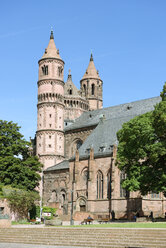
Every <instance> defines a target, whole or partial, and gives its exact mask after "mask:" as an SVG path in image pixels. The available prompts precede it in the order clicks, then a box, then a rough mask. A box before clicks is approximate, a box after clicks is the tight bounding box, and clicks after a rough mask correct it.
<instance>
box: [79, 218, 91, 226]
mask: <svg viewBox="0 0 166 248" xmlns="http://www.w3.org/2000/svg"><path fill="white" fill-rule="evenodd" d="M92 222H93V219H92V218H91V219H88V218H87V219H84V220H83V221H82V222H81V225H83V224H86V225H87V223H89V225H90V223H92Z"/></svg>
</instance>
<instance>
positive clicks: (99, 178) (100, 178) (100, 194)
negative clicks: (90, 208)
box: [97, 171, 103, 199]
mask: <svg viewBox="0 0 166 248" xmlns="http://www.w3.org/2000/svg"><path fill="white" fill-rule="evenodd" d="M97 199H103V173H102V172H101V171H98V173H97Z"/></svg>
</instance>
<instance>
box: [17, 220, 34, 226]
mask: <svg viewBox="0 0 166 248" xmlns="http://www.w3.org/2000/svg"><path fill="white" fill-rule="evenodd" d="M30 224H31V223H30V222H28V221H27V220H19V221H12V225H30Z"/></svg>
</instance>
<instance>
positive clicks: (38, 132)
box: [36, 129, 64, 135]
mask: <svg viewBox="0 0 166 248" xmlns="http://www.w3.org/2000/svg"><path fill="white" fill-rule="evenodd" d="M47 132H52V133H60V134H64V131H63V130H60V129H40V130H37V131H36V134H37V135H40V133H47Z"/></svg>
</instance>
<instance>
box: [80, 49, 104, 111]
mask: <svg viewBox="0 0 166 248" xmlns="http://www.w3.org/2000/svg"><path fill="white" fill-rule="evenodd" d="M80 87H81V90H82V94H83V96H85V97H86V99H87V100H88V102H89V110H95V109H101V108H102V107H103V81H102V80H101V79H100V76H99V72H98V71H97V70H96V67H95V64H94V61H93V56H92V53H91V57H90V61H89V65H88V68H87V69H86V72H85V74H84V76H83V78H82V79H81V81H80Z"/></svg>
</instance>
